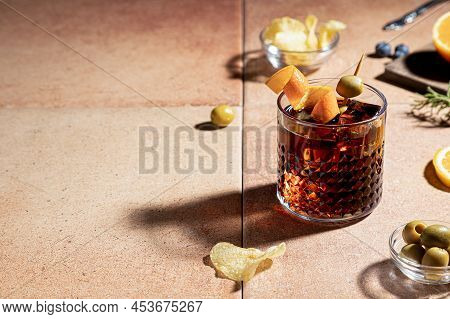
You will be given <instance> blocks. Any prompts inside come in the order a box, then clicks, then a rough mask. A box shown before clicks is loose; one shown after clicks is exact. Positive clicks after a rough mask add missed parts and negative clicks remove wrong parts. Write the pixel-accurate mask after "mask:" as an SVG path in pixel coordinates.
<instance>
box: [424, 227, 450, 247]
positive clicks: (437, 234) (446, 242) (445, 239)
mask: <svg viewBox="0 0 450 319" xmlns="http://www.w3.org/2000/svg"><path fill="white" fill-rule="evenodd" d="M420 242H421V244H422V245H424V246H426V247H439V248H443V249H447V248H449V246H450V229H449V228H448V227H446V226H444V225H431V226H428V227H426V228H425V230H424V231H423V232H422V234H421V235H420Z"/></svg>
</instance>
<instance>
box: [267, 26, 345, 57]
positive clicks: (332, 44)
mask: <svg viewBox="0 0 450 319" xmlns="http://www.w3.org/2000/svg"><path fill="white" fill-rule="evenodd" d="M267 28H268V27H265V28H264V29H262V31H261V32H260V33H259V40H260V41H261V44H262V45H263V46H272V47H275V48H277V50H278V51H280V52H282V53H302V54H305V53H325V52H329V51H332V50H333V49H334V48H335V47H336V46H337V44H338V43H339V38H340V37H339V32H336V33H335V35H334V36H333V39H332V41H331V42H330V44H329V45H328V46H327V47H325V48H323V49H319V50H312V51H291V50H282V49H279V48H278V47H276V46H275V45H273V44H271V43H266V42H265V41H264V32H265V31H266V29H267Z"/></svg>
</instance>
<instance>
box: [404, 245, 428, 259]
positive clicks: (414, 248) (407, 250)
mask: <svg viewBox="0 0 450 319" xmlns="http://www.w3.org/2000/svg"><path fill="white" fill-rule="evenodd" d="M424 255H425V249H424V248H423V247H422V246H420V245H418V244H409V245H406V246H405V247H403V248H402V250H401V251H400V256H402V257H404V258H407V259H409V260H411V261H414V262H416V263H418V264H420V263H421V262H422V258H423V256H424Z"/></svg>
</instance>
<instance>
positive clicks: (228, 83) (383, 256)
mask: <svg viewBox="0 0 450 319" xmlns="http://www.w3.org/2000/svg"><path fill="white" fill-rule="evenodd" d="M8 3H9V4H10V5H11V6H12V7H14V8H15V9H16V10H18V11H19V12H20V13H22V14H23V15H25V16H26V17H28V18H29V19H32V20H33V22H34V23H37V24H39V25H40V26H42V27H43V28H45V29H46V30H48V31H50V32H51V33H52V34H53V35H55V36H56V37H58V38H59V39H60V40H62V41H63V42H64V43H65V44H66V45H70V46H71V47H72V48H73V49H76V50H77V51H78V52H79V53H80V54H82V55H83V56H85V57H87V58H88V59H90V60H91V61H92V62H94V63H95V64H96V65H97V66H95V65H93V64H92V63H89V62H86V59H83V58H82V57H80V55H77V54H74V52H73V50H71V49H69V48H67V47H66V46H65V45H63V44H61V42H58V41H56V40H55V39H54V38H52V37H51V36H49V35H48V34H46V33H45V32H43V31H42V30H40V29H39V28H36V26H33V24H32V23H30V21H27V20H26V19H24V17H21V16H20V15H18V14H17V13H16V12H14V11H12V10H11V9H9V8H7V7H5V5H4V4H1V3H0V6H2V9H1V10H0V22H1V25H2V26H3V27H2V28H0V40H1V42H2V45H0V68H1V69H2V76H1V77H0V90H1V91H2V97H1V99H0V106H1V107H2V108H0V154H1V156H0V167H1V171H2V174H0V203H1V205H0V247H1V249H0V269H1V271H0V297H11V298H24V297H28V298H35V297H40V298H52V297H58V298H69V297H73V298H102V297H105V298H114V297H115V298H152V297H153V298H168V297H178V298H200V297H204V298H210V297H216V298H240V297H241V296H242V295H243V296H244V297H245V298H263V297H266V298H295V297H300V298H325V297H328V298H350V297H353V298H411V297H421V298H442V297H444V298H445V297H449V293H448V291H449V288H448V286H443V287H425V286H422V285H418V284H415V283H413V282H411V281H409V280H407V279H405V277H404V276H402V275H401V274H400V273H399V272H398V271H397V270H396V269H394V267H393V266H392V264H391V263H390V262H389V261H388V251H387V236H388V235H389V234H390V232H391V231H392V230H393V228H395V227H397V226H398V225H399V224H401V223H403V222H405V221H407V220H409V219H413V218H418V217H421V218H424V219H427V218H429V219H446V220H448V219H449V218H450V216H449V215H448V212H447V211H445V210H444V209H443V207H445V205H443V203H446V202H448V198H449V191H450V190H449V189H448V188H445V187H443V186H441V185H440V184H439V182H438V181H437V180H436V177H435V176H434V174H433V172H432V169H431V166H430V164H429V161H430V159H431V156H432V154H433V152H434V151H435V150H436V148H438V147H439V146H442V145H444V144H448V143H447V141H448V140H449V138H450V135H449V134H450V133H449V132H448V129H443V128H429V127H428V126H427V125H426V124H424V123H420V122H416V121H415V120H414V119H412V118H409V117H407V116H406V115H405V113H406V111H407V110H408V104H409V102H410V101H411V95H412V93H410V92H409V91H406V90H404V89H401V88H398V87H395V86H393V85H391V84H388V83H385V82H383V81H381V79H380V78H379V75H380V74H382V72H383V69H384V63H386V62H388V61H389V59H370V58H368V59H367V60H366V62H365V65H364V68H363V70H362V73H361V75H362V76H363V77H364V78H365V79H366V81H367V82H369V83H370V84H373V85H375V86H376V87H378V88H379V89H380V90H382V91H383V92H384V93H385V95H386V96H387V98H388V101H389V103H390V106H389V111H388V125H387V132H386V133H387V136H386V158H385V160H386V161H385V163H386V164H385V184H384V190H385V192H384V198H383V201H382V203H381V205H380V206H379V207H378V209H377V210H376V211H375V212H374V213H373V214H372V215H371V216H370V217H369V218H367V219H366V220H364V221H362V222H360V223H358V224H356V225H353V226H349V227H346V228H342V229H329V228H322V227H318V226H312V225H307V224H303V223H299V222H296V221H293V220H292V219H290V218H289V217H287V216H285V215H284V214H282V212H281V211H280V207H279V205H278V204H277V201H276V198H275V189H274V183H275V179H276V175H275V172H276V120H275V116H276V112H275V110H276V108H275V96H274V95H273V94H272V93H271V92H269V90H267V89H266V88H265V86H264V85H263V84H262V83H261V81H263V80H264V79H265V76H266V75H269V74H271V73H272V72H273V70H271V69H270V68H268V66H267V63H266V62H265V61H264V59H262V58H261V57H260V52H259V51H258V50H259V49H260V44H259V40H258V34H259V32H260V30H261V29H262V27H263V26H264V25H266V24H267V23H269V22H270V20H271V19H272V18H274V17H278V16H282V15H292V16H298V15H299V16H304V15H306V14H307V13H314V14H316V15H318V17H319V18H320V19H324V20H326V19H330V18H339V19H341V20H343V21H344V22H345V23H347V25H348V30H346V31H345V32H344V33H343V35H342V39H341V43H340V46H339V49H338V51H337V52H336V54H335V55H334V56H333V58H332V59H331V60H330V61H329V62H328V63H327V64H326V65H325V66H323V68H322V69H321V70H319V71H317V72H316V73H313V74H311V75H309V77H310V78H314V77H321V76H322V77H323V76H338V75H339V74H341V73H343V72H344V73H345V72H348V71H347V70H348V69H349V68H350V69H351V66H352V65H353V64H354V61H355V62H356V60H357V58H358V57H359V55H360V53H361V52H362V51H366V52H370V51H371V50H372V48H373V47H374V45H375V43H376V42H378V41H381V40H390V39H392V38H394V37H397V36H398V38H396V39H395V40H393V42H392V43H393V44H394V45H396V44H398V43H401V42H404V43H406V44H408V45H409V46H410V47H411V49H416V48H419V47H422V46H423V45H425V44H427V43H429V42H430V32H431V26H432V23H433V20H434V19H435V18H436V17H437V16H438V15H440V14H442V13H443V12H445V11H447V10H449V5H448V4H447V5H444V6H443V7H441V8H438V9H437V11H436V12H435V13H432V14H431V15H430V14H429V15H427V16H425V17H424V18H421V20H419V22H418V23H416V24H414V25H412V26H410V27H408V28H411V29H410V30H409V31H405V32H404V33H401V34H400V33H399V32H382V31H381V26H382V25H383V24H384V23H385V22H386V21H387V20H389V19H391V18H395V17H397V16H398V15H400V14H402V13H404V12H406V11H407V10H408V9H411V8H413V7H415V6H418V5H419V4H421V3H422V1H419V0H414V1H397V2H392V1H387V0H382V1H381V0H374V1H369V2H367V1H353V2H351V3H349V2H348V1H344V0H337V1H332V2H330V1H324V0H318V1H313V2H305V1H290V2H288V1H269V0H247V1H246V4H245V8H246V16H245V21H246V26H245V40H246V42H245V50H246V54H245V59H246V68H245V69H246V81H245V83H244V84H245V87H244V89H245V101H244V124H245V130H244V132H242V127H241V126H240V123H241V121H242V118H241V116H240V114H239V116H238V118H237V119H236V120H235V121H234V124H233V126H231V127H228V128H226V129H222V130H216V131H207V130H204V131H203V130H197V129H193V127H195V126H196V125H197V124H200V123H202V122H204V121H207V120H208V119H209V112H210V110H211V106H212V105H216V104H218V103H223V102H225V103H230V104H233V105H241V104H242V103H241V99H242V82H241V80H240V79H241V77H242V71H241V65H240V61H241V58H242V55H241V50H242V48H241V41H242V37H241V27H242V26H241V21H242V16H241V14H242V12H241V3H240V1H226V0H223V1H214V2H211V1H203V0H202V1H190V0H189V1H170V2H169V1H151V2H148V1H131V2H120V1H113V2H106V1H96V2H90V1H82V0H77V1H71V2H70V3H69V2H52V1H40V2H39V4H37V3H36V2H34V1H25V0H22V1H21V0H15V1H9V2H8ZM150 4H151V5H150ZM386 8H389V10H386ZM343 13H346V14H343ZM347 16H348V17H349V18H346V17H347ZM187 17H189V18H187ZM420 21H421V22H420ZM99 67H100V68H103V69H104V71H103V70H101V69H99ZM105 71H106V73H110V75H108V74H106V73H105ZM127 85H128V86H130V87H131V89H130V88H127ZM152 105H153V106H154V105H158V106H163V108H162V109H158V108H157V107H151V106H152ZM190 105H193V106H202V107H191V106H190ZM141 106H142V107H141ZM144 106H145V107H144ZM148 106H150V107H148ZM180 106H181V107H180ZM123 107H127V108H123ZM236 112H237V113H241V110H240V108H236ZM147 126H153V127H154V128H155V129H156V131H154V130H152V129H149V130H148V131H146V133H145V134H146V135H145V138H144V139H143V141H144V142H145V145H147V146H149V148H148V149H147V152H146V157H145V162H144V164H145V165H144V166H145V168H148V169H150V168H151V167H152V166H151V164H152V159H153V157H152V154H154V153H153V152H152V151H153V150H156V151H157V153H158V154H159V155H158V158H157V162H158V165H159V166H158V169H156V171H155V172H154V173H145V172H141V173H140V172H139V163H140V162H139V127H147ZM186 127H187V128H186ZM165 128H167V129H166V131H165ZM177 128H178V130H177ZM155 132H157V134H158V135H157V136H158V137H159V138H158V139H156V138H155V135H153V134H156V133H155ZM242 133H244V137H242V136H241V134H242ZM162 136H169V138H168V139H162V138H161V137H162ZM176 136H179V138H176ZM156 141H158V143H157V144H154V143H152V142H156ZM177 141H178V142H179V143H177ZM242 141H243V142H242ZM242 143H243V144H244V145H242ZM242 146H243V149H242ZM191 150H192V151H191ZM242 150H243V153H242ZM164 154H166V155H167V156H163V155H164ZM215 155H217V158H216V159H217V169H216V170H214V167H213V172H212V173H211V172H210V171H208V168H210V167H211V166H210V165H211V164H212V163H213V162H215V161H214V158H215V157H214V156H215ZM189 156H193V157H194V161H193V163H194V165H193V170H192V167H191V168H189V167H187V166H186V163H189V160H188V159H189ZM242 159H243V163H244V170H242V167H241V161H242ZM200 166H201V167H203V168H204V169H201V168H200ZM190 172H193V173H192V174H190ZM242 174H243V176H242ZM241 178H243V181H242V180H241ZM242 183H243V185H244V192H242ZM242 199H243V202H242ZM242 204H243V208H244V211H243V212H242ZM242 214H243V215H244V219H243V220H242ZM241 223H244V229H242V228H241V227H242V224H241ZM242 237H243V239H244V245H245V246H248V247H250V246H257V247H258V248H263V247H267V246H269V245H273V244H275V243H279V242H281V241H286V242H287V245H288V250H287V253H286V255H285V256H283V257H282V258H280V259H277V260H276V261H275V262H274V264H273V267H272V269H271V270H269V271H267V272H264V273H261V274H259V275H258V276H257V277H255V278H254V280H252V281H251V282H250V283H248V284H246V285H245V286H244V289H243V290H240V287H239V285H235V284H233V283H232V282H230V281H227V280H224V279H219V278H216V277H215V276H214V273H215V272H214V270H213V269H212V268H211V267H209V266H208V259H207V258H205V257H206V256H207V255H208V253H209V250H210V248H211V247H212V246H213V245H214V244H215V243H216V242H218V241H229V242H232V243H235V244H238V245H240V244H242V243H241V238H242Z"/></svg>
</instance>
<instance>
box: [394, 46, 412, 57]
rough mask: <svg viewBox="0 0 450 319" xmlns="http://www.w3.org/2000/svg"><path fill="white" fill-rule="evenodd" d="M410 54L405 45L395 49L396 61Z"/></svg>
mask: <svg viewBox="0 0 450 319" xmlns="http://www.w3.org/2000/svg"><path fill="white" fill-rule="evenodd" d="M408 53H409V48H408V46H407V45H405V44H399V45H397V46H396V47H395V53H394V59H397V58H401V57H402V56H405V55H407V54H408Z"/></svg>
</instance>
